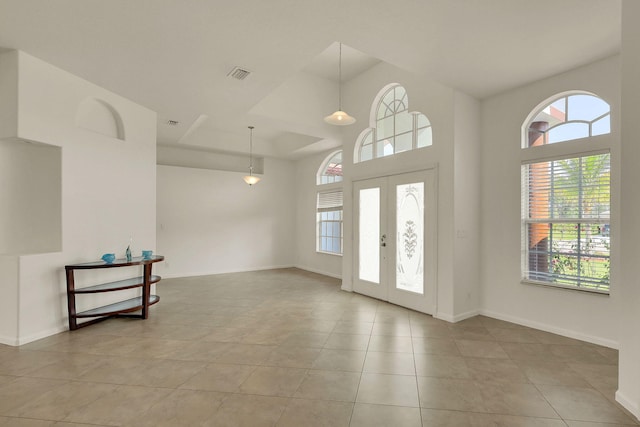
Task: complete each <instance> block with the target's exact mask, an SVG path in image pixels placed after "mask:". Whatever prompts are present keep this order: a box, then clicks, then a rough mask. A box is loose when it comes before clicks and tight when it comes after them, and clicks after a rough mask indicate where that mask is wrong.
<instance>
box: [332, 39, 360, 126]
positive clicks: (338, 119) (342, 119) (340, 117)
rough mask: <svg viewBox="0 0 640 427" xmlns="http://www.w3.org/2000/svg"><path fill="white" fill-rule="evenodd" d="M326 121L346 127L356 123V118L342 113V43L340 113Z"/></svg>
mask: <svg viewBox="0 0 640 427" xmlns="http://www.w3.org/2000/svg"><path fill="white" fill-rule="evenodd" d="M324 121H325V122H326V123H329V124H330V125H336V126H346V125H350V124H353V123H355V122H356V119H355V118H354V117H351V116H350V115H348V114H347V113H346V112H345V111H342V43H340V53H339V56H338V111H336V112H335V113H333V114H331V115H330V116H327V117H325V118H324Z"/></svg>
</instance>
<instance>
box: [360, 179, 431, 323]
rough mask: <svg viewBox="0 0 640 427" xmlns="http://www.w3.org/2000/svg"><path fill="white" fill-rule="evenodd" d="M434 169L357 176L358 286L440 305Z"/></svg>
mask: <svg viewBox="0 0 640 427" xmlns="http://www.w3.org/2000/svg"><path fill="white" fill-rule="evenodd" d="M435 181H436V170H435V169H430V170H425V171H420V172H412V173H406V174H399V175H392V176H387V177H382V178H374V179H367V180H363V181H355V182H354V183H353V195H354V208H355V209H354V232H355V239H354V246H355V256H354V263H355V266H354V283H353V289H354V291H355V292H358V293H361V294H364V295H368V296H371V297H374V298H378V299H381V300H384V301H389V302H391V303H393V304H398V305H401V306H404V307H407V308H411V309H413V310H417V311H421V312H423V313H429V314H433V313H434V312H435V307H436V212H437V209H436V200H437V198H436V186H435V184H436V182H435Z"/></svg>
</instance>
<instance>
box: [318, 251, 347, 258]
mask: <svg viewBox="0 0 640 427" xmlns="http://www.w3.org/2000/svg"><path fill="white" fill-rule="evenodd" d="M316 253H317V254H324V255H332V256H339V257H342V254H337V253H335V252H323V251H316Z"/></svg>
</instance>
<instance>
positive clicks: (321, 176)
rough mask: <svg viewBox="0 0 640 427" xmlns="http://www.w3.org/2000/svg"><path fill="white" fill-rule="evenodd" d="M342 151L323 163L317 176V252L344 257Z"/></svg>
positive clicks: (336, 152)
mask: <svg viewBox="0 0 640 427" xmlns="http://www.w3.org/2000/svg"><path fill="white" fill-rule="evenodd" d="M341 182H342V150H340V151H335V152H333V153H331V154H329V155H328V156H327V158H326V159H325V160H324V161H323V162H322V164H321V165H320V168H319V169H318V173H317V175H316V183H317V184H318V186H320V187H318V193H317V198H316V251H318V252H322V253H327V254H332V255H342V232H343V230H342V204H343V203H342V185H341Z"/></svg>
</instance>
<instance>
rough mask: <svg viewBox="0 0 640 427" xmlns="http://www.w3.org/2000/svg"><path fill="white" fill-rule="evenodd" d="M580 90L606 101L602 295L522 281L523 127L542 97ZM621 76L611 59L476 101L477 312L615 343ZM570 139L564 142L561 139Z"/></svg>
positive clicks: (615, 344)
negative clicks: (608, 268) (607, 201)
mask: <svg viewBox="0 0 640 427" xmlns="http://www.w3.org/2000/svg"><path fill="white" fill-rule="evenodd" d="M568 90H586V91H590V92H593V93H595V94H597V95H599V96H601V97H602V98H603V99H604V100H605V101H607V102H608V103H609V104H610V105H611V109H612V134H611V136H609V137H606V138H609V139H610V140H611V141H613V142H612V144H613V146H612V149H611V155H612V156H611V164H612V177H611V179H612V200H611V203H612V206H611V212H612V219H611V224H612V225H611V227H612V245H613V246H612V248H611V253H612V256H613V258H612V272H611V295H610V296H603V295H597V294H590V293H586V292H576V291H571V290H563V289H557V288H550V287H542V286H533V285H525V284H521V283H520V277H521V272H520V231H521V230H520V158H521V149H520V147H521V126H522V124H523V122H524V121H525V119H526V118H527V115H528V114H529V113H530V112H531V110H533V109H534V108H536V107H537V106H538V104H540V103H541V102H543V101H544V100H546V99H547V98H549V97H551V96H553V95H555V94H558V93H560V92H565V91H568ZM619 97H620V76H619V58H618V57H611V58H608V59H605V60H602V61H599V62H596V63H593V64H591V65H588V66H585V67H582V68H578V69H575V70H572V71H569V72H566V73H563V74H560V75H557V76H554V77H551V78H548V79H545V80H542V81H538V82H536V83H533V84H530V85H528V86H524V87H521V88H518V89H514V90H511V91H508V92H506V93H503V94H501V95H497V96H494V97H492V98H490V99H487V100H484V101H483V102H482V152H481V160H482V171H481V183H482V184H481V185H482V190H481V201H482V202H481V203H482V206H481V209H482V214H481V221H482V222H481V236H482V237H481V245H480V247H481V250H480V253H481V258H480V262H481V269H482V273H481V278H482V311H483V313H485V314H487V315H489V316H493V317H497V318H501V319H505V320H509V321H512V322H515V323H520V324H525V325H529V326H533V327H536V328H539V329H543V330H548V331H552V332H556V333H560V334H563V335H567V336H572V337H575V338H579V339H583V340H586V341H591V342H596V343H600V344H604V345H608V346H611V347H617V345H618V340H619V336H618V327H619V320H620V319H619V316H618V313H619V310H620V301H621V297H622V295H621V293H620V287H621V286H620V285H621V282H620V276H619V270H618V265H617V261H616V259H617V256H618V254H620V243H619V242H620V241H619V239H618V237H619V236H620V234H618V232H617V231H616V230H618V225H619V221H618V218H619V212H620V195H619V194H620V193H619V185H620V179H619V177H620V150H619V146H620V144H619V116H620V99H619ZM564 144H570V143H564Z"/></svg>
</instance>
